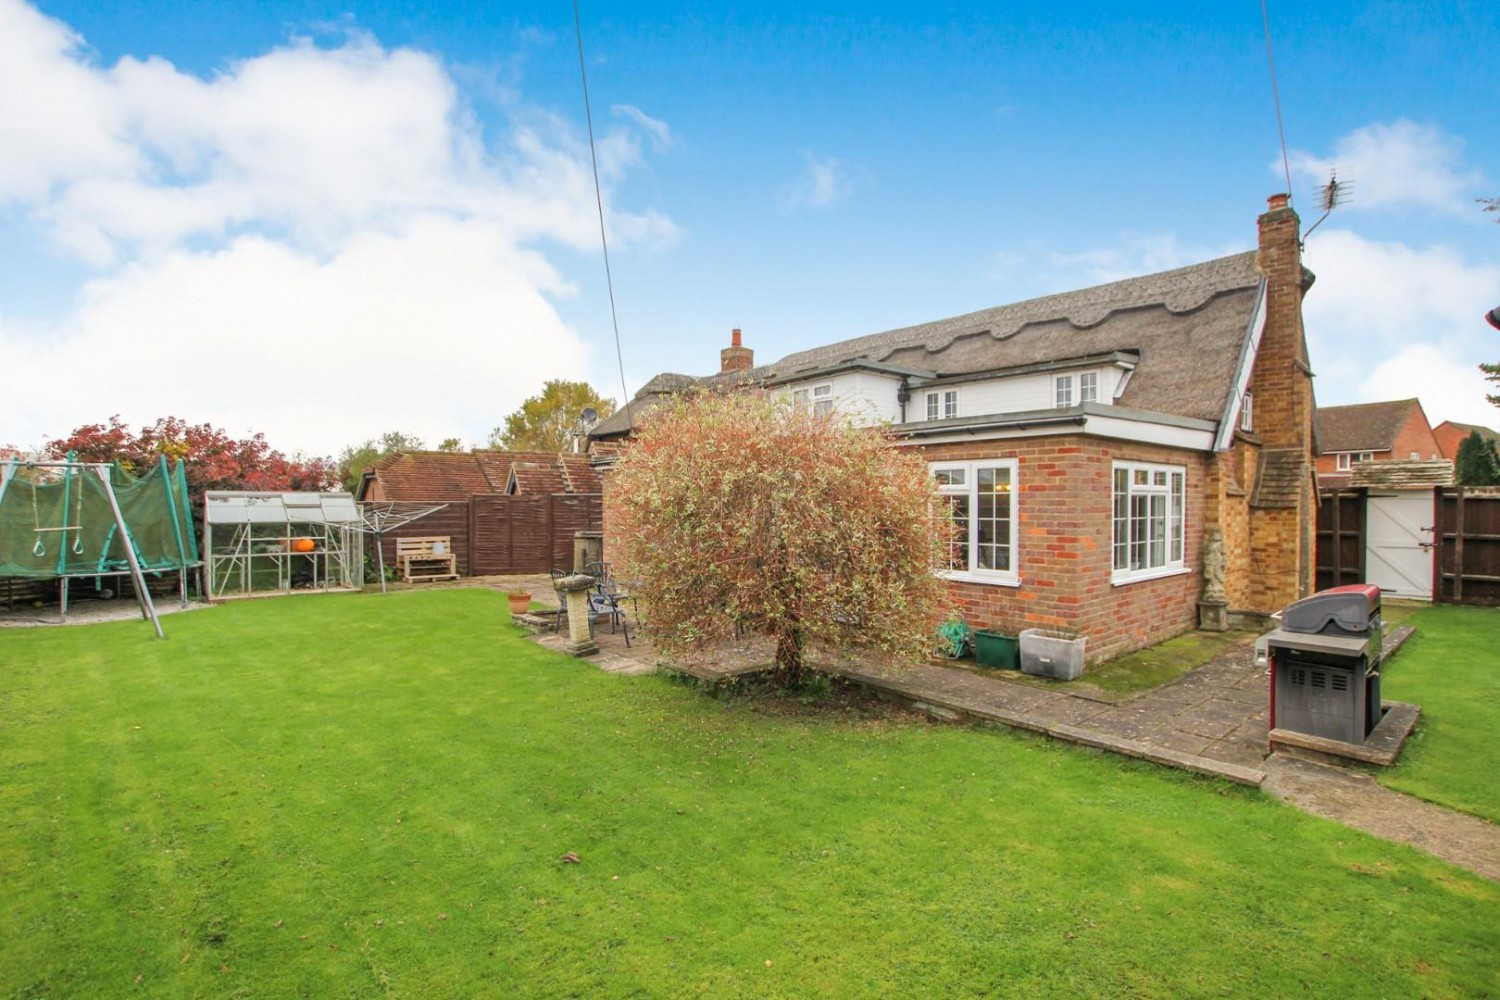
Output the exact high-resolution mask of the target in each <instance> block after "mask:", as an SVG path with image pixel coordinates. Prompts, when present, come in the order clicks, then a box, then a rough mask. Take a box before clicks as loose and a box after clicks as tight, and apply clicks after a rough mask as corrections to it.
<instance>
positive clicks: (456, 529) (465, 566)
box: [365, 500, 470, 576]
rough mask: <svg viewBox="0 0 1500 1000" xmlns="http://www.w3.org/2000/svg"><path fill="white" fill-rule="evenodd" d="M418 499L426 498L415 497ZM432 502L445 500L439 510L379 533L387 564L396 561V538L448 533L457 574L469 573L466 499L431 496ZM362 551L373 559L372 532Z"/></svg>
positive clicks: (393, 563)
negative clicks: (446, 498)
mask: <svg viewBox="0 0 1500 1000" xmlns="http://www.w3.org/2000/svg"><path fill="white" fill-rule="evenodd" d="M417 502H418V503H422V502H426V501H417ZM431 502H432V503H444V502H447V504H448V506H446V507H444V508H443V509H442V510H438V511H434V512H433V513H431V514H428V515H427V516H426V517H422V518H418V519H417V520H415V521H412V522H411V523H410V524H405V525H402V526H401V527H399V528H397V529H396V530H395V531H387V532H383V533H382V534H381V543H380V548H381V551H382V552H383V553H384V555H385V564H386V566H387V568H389V567H393V566H395V565H396V539H398V538H425V537H427V536H429V535H447V536H448V537H449V539H450V540H451V541H452V543H453V554H454V555H456V556H457V557H458V572H459V575H460V576H469V575H470V572H469V565H470V555H469V505H468V503H467V502H466V501H463V500H459V501H457V502H454V501H441V500H434V501H431ZM365 538H366V545H365V551H367V552H368V553H370V557H371V558H372V559H373V558H374V555H375V546H374V544H373V540H374V536H371V535H366V536H365Z"/></svg>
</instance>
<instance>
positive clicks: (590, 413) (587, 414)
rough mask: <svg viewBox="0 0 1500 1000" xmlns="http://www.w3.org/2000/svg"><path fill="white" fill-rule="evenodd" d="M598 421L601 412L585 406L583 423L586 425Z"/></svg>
mask: <svg viewBox="0 0 1500 1000" xmlns="http://www.w3.org/2000/svg"><path fill="white" fill-rule="evenodd" d="M598 419H599V411H598V410H596V409H594V408H593V407H592V406H585V407H584V408H583V422H584V423H586V424H591V423H593V422H594V421H595V420H598Z"/></svg>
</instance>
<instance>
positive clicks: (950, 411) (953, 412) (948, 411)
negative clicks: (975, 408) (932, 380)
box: [927, 389, 958, 420]
mask: <svg viewBox="0 0 1500 1000" xmlns="http://www.w3.org/2000/svg"><path fill="white" fill-rule="evenodd" d="M956 416H958V390H957V389H944V390H942V391H941V392H929V393H928V394H927V419H928V420H940V419H941V420H947V419H949V418H951V417H956Z"/></svg>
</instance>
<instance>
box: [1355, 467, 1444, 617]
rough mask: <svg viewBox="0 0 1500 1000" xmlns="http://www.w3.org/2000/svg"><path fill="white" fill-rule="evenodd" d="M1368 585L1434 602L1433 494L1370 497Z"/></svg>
mask: <svg viewBox="0 0 1500 1000" xmlns="http://www.w3.org/2000/svg"><path fill="white" fill-rule="evenodd" d="M1367 511H1368V514H1367V515H1366V516H1367V521H1366V528H1367V535H1366V538H1365V546H1366V556H1365V582H1367V583H1373V584H1375V585H1376V586H1377V587H1379V588H1380V589H1381V590H1382V591H1384V592H1386V593H1388V594H1390V595H1391V596H1392V597H1413V598H1417V599H1419V600H1424V601H1430V600H1432V543H1433V524H1434V511H1433V495H1432V494H1431V493H1430V492H1426V491H1423V492H1416V493H1407V494H1393V495H1391V496H1371V497H1370V503H1369V506H1368V508H1367Z"/></svg>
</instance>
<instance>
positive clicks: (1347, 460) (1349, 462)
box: [1337, 451, 1375, 472]
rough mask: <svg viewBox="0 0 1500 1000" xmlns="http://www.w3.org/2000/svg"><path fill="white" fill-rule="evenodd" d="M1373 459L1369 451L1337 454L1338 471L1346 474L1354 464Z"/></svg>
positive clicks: (1372, 453)
mask: <svg viewBox="0 0 1500 1000" xmlns="http://www.w3.org/2000/svg"><path fill="white" fill-rule="evenodd" d="M1374 458H1375V453H1374V452H1371V451H1341V452H1339V453H1338V458H1337V462H1338V470H1339V471H1340V472H1348V471H1349V470H1350V469H1352V468H1353V467H1354V463H1355V462H1369V461H1371V460H1373V459H1374Z"/></svg>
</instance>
